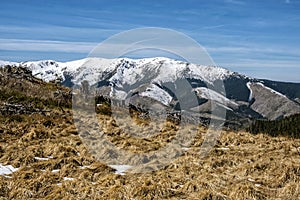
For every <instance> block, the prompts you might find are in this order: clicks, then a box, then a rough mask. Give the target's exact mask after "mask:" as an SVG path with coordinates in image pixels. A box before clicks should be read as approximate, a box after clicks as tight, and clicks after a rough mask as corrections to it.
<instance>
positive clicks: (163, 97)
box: [140, 84, 172, 105]
mask: <svg viewBox="0 0 300 200" xmlns="http://www.w3.org/2000/svg"><path fill="white" fill-rule="evenodd" d="M140 96H146V97H150V98H152V99H155V100H157V101H159V102H161V103H162V104H164V105H169V103H170V102H171V101H172V97H171V96H170V95H169V94H168V93H167V92H166V91H165V90H163V89H161V88H160V87H158V86H157V85H155V84H151V85H150V86H148V87H147V89H146V91H145V92H142V93H141V94H140Z"/></svg>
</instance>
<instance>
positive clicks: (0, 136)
mask: <svg viewBox="0 0 300 200" xmlns="http://www.w3.org/2000/svg"><path fill="white" fill-rule="evenodd" d="M0 84H1V85H0V89H1V102H0V103H1V105H0V106H1V109H0V111H1V116H0V164H1V165H0V197H1V198H2V199H31V198H32V199H278V198H279V199H290V200H294V199H298V198H299V197H300V187H299V182H300V159H299V158H300V140H299V139H292V138H290V137H283V136H280V135H278V136H277V137H271V136H268V135H265V134H256V135H252V134H250V133H247V132H243V131H240V132H233V131H222V133H221V136H220V137H219V139H218V141H217V143H216V145H215V146H214V148H213V149H212V150H211V151H210V154H209V155H208V156H207V157H204V158H201V157H200V156H199V150H200V148H201V144H202V142H203V140H204V138H205V135H206V134H207V129H206V128H205V127H202V126H194V125H192V124H191V125H187V126H186V128H187V131H190V132H193V133H194V134H195V138H194V139H193V141H191V144H190V146H189V147H187V148H185V149H183V150H184V151H183V153H182V155H180V156H178V157H177V158H176V159H174V160H172V161H170V163H169V164H168V165H166V166H165V167H163V168H162V169H159V170H156V171H153V172H148V173H139V174H134V173H133V174H132V173H129V171H128V172H123V171H120V167H123V168H124V166H108V165H106V164H105V163H102V162H101V161H98V160H96V159H95V156H94V155H95V153H93V152H91V151H88V147H87V146H86V145H87V143H86V141H85V140H84V139H83V138H81V137H80V136H79V135H78V132H77V129H76V127H75V125H74V121H73V115H72V110H71V109H70V106H71V105H70V98H69V95H68V94H70V90H69V89H68V88H64V87H62V86H60V85H57V84H56V83H52V82H48V83H46V82H43V81H42V80H40V79H37V78H35V77H34V76H32V75H31V72H30V71H28V70H26V68H4V69H1V71H0ZM57 91H61V92H60V93H59V92H57ZM57 93H59V94H64V95H56V94H57ZM17 105H21V106H20V107H18V106H17ZM16 106H17V108H16ZM15 108H16V109H15ZM20 108H21V109H20ZM19 110H23V111H24V112H20V111H19ZM107 110H108V111H109V108H108V107H107V105H103V106H102V107H99V108H98V110H97V119H98V120H99V121H98V122H99V123H100V124H102V125H103V127H104V128H103V130H99V132H100V131H101V132H102V131H103V133H104V134H105V135H106V136H107V137H108V138H109V140H110V141H111V142H112V143H113V144H115V145H116V146H118V147H119V148H122V149H125V150H127V151H128V152H131V153H137V152H149V151H155V150H157V149H160V148H161V147H163V146H165V145H166V144H167V143H169V142H170V141H171V140H172V139H173V136H174V127H175V129H176V126H177V125H176V123H174V122H172V121H169V122H168V123H167V124H164V126H163V129H159V127H156V128H158V129H153V130H154V131H157V132H158V134H154V135H152V136H151V137H150V138H146V139H145V138H139V137H130V135H129V136H128V135H127V134H126V132H122V130H120V127H119V126H116V124H115V122H114V121H113V119H112V116H110V113H109V112H107ZM131 117H132V118H131V119H130V120H127V121H123V123H127V124H131V123H132V124H136V121H138V123H141V124H143V123H146V122H147V120H146V121H139V120H140V119H138V118H136V117H135V113H133V114H132V115H131ZM119 123H120V122H119ZM123 126H126V124H123ZM125 130H126V129H125ZM91 142H93V141H91ZM99 152H100V153H101V150H99V149H98V153H99ZM96 153H97V152H96ZM10 165H11V166H10ZM115 168H116V169H118V170H119V171H116V169H115Z"/></svg>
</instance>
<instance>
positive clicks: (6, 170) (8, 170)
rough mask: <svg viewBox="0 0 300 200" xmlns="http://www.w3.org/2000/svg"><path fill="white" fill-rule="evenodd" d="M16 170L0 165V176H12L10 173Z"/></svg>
mask: <svg viewBox="0 0 300 200" xmlns="http://www.w3.org/2000/svg"><path fill="white" fill-rule="evenodd" d="M17 170H18V168H14V167H13V166H11V165H2V164H1V163H0V175H8V174H12V173H14V172H15V171H17Z"/></svg>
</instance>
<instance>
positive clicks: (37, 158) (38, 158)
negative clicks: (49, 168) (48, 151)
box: [34, 156, 53, 161]
mask: <svg viewBox="0 0 300 200" xmlns="http://www.w3.org/2000/svg"><path fill="white" fill-rule="evenodd" d="M50 158H53V157H52V156H48V157H47V158H40V157H34V159H36V160H40V161H44V160H49V159H50Z"/></svg>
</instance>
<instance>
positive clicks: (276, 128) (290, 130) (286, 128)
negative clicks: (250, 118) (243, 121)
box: [248, 114, 300, 138]
mask: <svg viewBox="0 0 300 200" xmlns="http://www.w3.org/2000/svg"><path fill="white" fill-rule="evenodd" d="M248 131H249V132H250V133H253V134H258V133H266V134H268V135H271V136H274V137H276V136H288V137H292V138H300V114H295V115H291V116H288V117H285V118H283V119H280V120H274V121H270V120H256V121H255V122H254V123H252V124H251V125H250V127H249V128H248Z"/></svg>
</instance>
